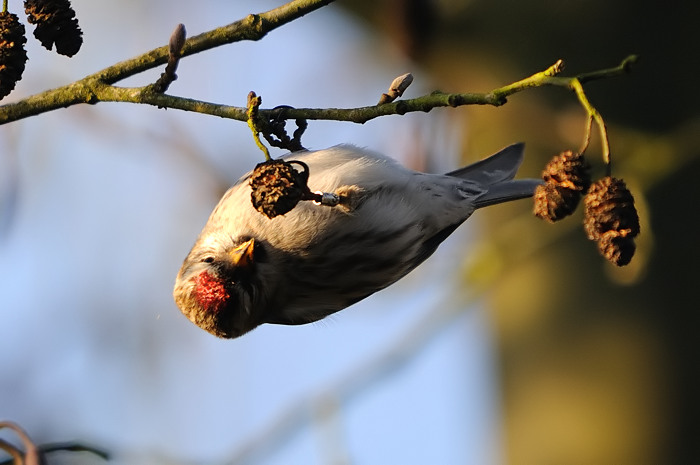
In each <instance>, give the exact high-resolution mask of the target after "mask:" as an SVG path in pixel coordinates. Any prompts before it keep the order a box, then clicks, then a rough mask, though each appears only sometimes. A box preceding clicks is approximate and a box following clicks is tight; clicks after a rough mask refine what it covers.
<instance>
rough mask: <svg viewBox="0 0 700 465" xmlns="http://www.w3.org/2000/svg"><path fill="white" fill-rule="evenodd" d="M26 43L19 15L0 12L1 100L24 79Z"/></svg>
mask: <svg viewBox="0 0 700 465" xmlns="http://www.w3.org/2000/svg"><path fill="white" fill-rule="evenodd" d="M26 42H27V38H26V37H25V36H24V26H23V25H22V23H20V22H19V18H17V15H15V14H12V13H10V12H7V11H4V12H0V99H2V98H4V97H5V96H6V95H7V94H9V93H10V92H12V90H13V89H14V88H15V84H17V81H19V80H20V79H22V73H23V72H24V65H25V64H26V63H27V52H26V51H25V50H24V44H25V43H26Z"/></svg>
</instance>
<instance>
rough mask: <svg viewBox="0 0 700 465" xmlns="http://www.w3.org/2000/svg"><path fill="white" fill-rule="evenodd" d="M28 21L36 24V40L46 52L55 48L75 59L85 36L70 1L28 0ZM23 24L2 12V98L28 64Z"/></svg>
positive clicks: (0, 36)
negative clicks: (74, 56)
mask: <svg viewBox="0 0 700 465" xmlns="http://www.w3.org/2000/svg"><path fill="white" fill-rule="evenodd" d="M24 10H25V13H26V14H27V21H29V23H30V24H34V25H35V26H36V28H35V29H34V37H36V38H37V39H38V40H39V41H40V42H41V44H42V45H43V46H44V47H46V48H47V49H49V50H51V48H52V47H53V46H54V45H55V46H56V51H57V52H58V53H60V54H61V55H66V56H69V57H71V56H73V55H75V54H76V53H78V50H80V46H81V45H82V44H83V33H82V31H81V30H80V27H79V26H78V20H77V19H76V18H75V11H73V8H72V7H71V4H70V1H69V0H25V2H24ZM26 43H27V37H26V35H25V29H24V25H23V24H22V23H20V22H19V18H17V15H15V14H13V13H10V12H9V11H0V99H2V98H4V97H6V96H7V95H8V94H9V93H10V92H12V90H13V89H14V88H15V84H17V82H18V81H19V80H20V79H22V73H23V72H24V66H25V64H26V63H27V52H26V51H25V49H24V44H26Z"/></svg>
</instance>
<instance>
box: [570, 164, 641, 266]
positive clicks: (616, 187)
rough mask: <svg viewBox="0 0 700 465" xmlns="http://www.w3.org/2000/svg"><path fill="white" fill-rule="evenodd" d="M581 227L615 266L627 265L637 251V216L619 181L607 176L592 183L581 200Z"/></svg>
mask: <svg viewBox="0 0 700 465" xmlns="http://www.w3.org/2000/svg"><path fill="white" fill-rule="evenodd" d="M584 205H585V213H584V220H583V225H584V229H585V230H586V235H587V236H588V238H589V239H590V240H593V241H598V250H599V251H600V253H601V254H602V255H603V256H604V257H605V258H606V259H608V260H609V261H610V262H612V263H614V264H615V265H617V266H624V265H627V264H628V263H629V262H630V261H631V260H632V257H633V256H634V251H635V249H636V247H635V244H634V238H635V237H636V236H637V235H638V234H639V216H638V214H637V209H636V208H635V207H634V197H632V193H631V192H630V191H629V190H628V189H627V186H625V183H624V181H623V180H622V179H617V178H613V177H610V176H606V177H605V178H603V179H601V180H599V181H597V182H595V183H593V184H592V185H591V187H590V189H589V190H588V193H587V194H586V197H585V198H584Z"/></svg>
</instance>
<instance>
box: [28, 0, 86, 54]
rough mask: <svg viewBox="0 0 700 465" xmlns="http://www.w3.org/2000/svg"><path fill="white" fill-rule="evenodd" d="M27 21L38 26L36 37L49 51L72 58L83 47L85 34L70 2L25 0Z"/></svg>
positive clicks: (35, 31) (63, 0) (35, 30)
mask: <svg viewBox="0 0 700 465" xmlns="http://www.w3.org/2000/svg"><path fill="white" fill-rule="evenodd" d="M24 11H25V12H26V13H27V20H28V21H29V22H30V23H31V24H35V25H36V29H34V37H36V39H37V40H38V41H39V42H41V45H43V46H44V47H45V48H46V49H47V50H51V47H53V45H54V44H55V45H56V52H58V53H60V54H61V55H66V56H69V57H72V56H73V55H75V54H76V53H78V50H80V46H81V45H83V32H82V31H81V30H80V27H79V26H78V20H77V19H76V17H75V11H73V8H72V7H71V4H70V1H69V0H25V1H24Z"/></svg>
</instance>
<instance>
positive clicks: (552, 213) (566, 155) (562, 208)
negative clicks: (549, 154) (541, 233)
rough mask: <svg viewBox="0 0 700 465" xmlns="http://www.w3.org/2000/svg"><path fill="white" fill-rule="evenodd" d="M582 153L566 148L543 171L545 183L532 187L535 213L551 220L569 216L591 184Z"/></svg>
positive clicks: (587, 167)
mask: <svg viewBox="0 0 700 465" xmlns="http://www.w3.org/2000/svg"><path fill="white" fill-rule="evenodd" d="M588 170H589V166H588V163H587V162H586V159H585V158H584V157H583V155H582V154H580V153H576V152H572V151H571V150H568V151H566V152H562V153H560V154H559V155H556V156H555V157H553V158H552V159H551V160H550V161H549V163H547V165H546V166H545V168H544V171H543V172H542V179H544V184H542V185H540V186H537V189H535V196H534V199H535V205H534V213H535V216H537V217H539V218H542V219H543V220H546V221H549V222H550V223H554V222H555V221H559V220H561V219H562V218H565V217H566V216H569V215H571V214H572V213H573V212H574V210H576V207H577V206H578V203H579V201H580V200H581V196H582V195H583V193H584V192H585V191H586V189H588V186H589V185H590V184H591V177H590V174H589V172H588Z"/></svg>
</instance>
